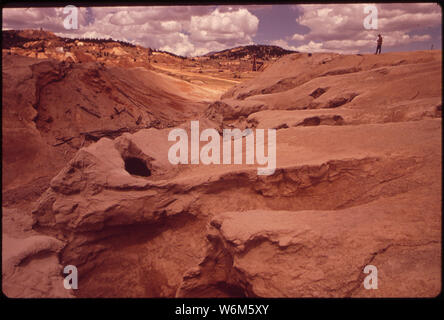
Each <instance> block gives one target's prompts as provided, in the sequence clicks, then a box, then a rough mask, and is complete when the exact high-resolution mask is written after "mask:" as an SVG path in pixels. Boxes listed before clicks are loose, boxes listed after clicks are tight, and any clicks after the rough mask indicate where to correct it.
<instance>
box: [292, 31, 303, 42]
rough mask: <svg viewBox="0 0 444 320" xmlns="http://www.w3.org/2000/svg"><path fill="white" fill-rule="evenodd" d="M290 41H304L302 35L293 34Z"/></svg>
mask: <svg viewBox="0 0 444 320" xmlns="http://www.w3.org/2000/svg"><path fill="white" fill-rule="evenodd" d="M291 40H296V41H302V40H304V35H303V34H298V33H295V34H294V35H293V36H292V37H291Z"/></svg>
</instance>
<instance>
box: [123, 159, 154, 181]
mask: <svg viewBox="0 0 444 320" xmlns="http://www.w3.org/2000/svg"><path fill="white" fill-rule="evenodd" d="M123 160H124V161H125V170H126V171H127V172H128V173H129V174H132V175H135V176H141V177H149V176H150V175H151V170H150V169H148V167H147V166H146V163H145V161H143V160H142V159H139V158H134V157H128V158H125V159H123Z"/></svg>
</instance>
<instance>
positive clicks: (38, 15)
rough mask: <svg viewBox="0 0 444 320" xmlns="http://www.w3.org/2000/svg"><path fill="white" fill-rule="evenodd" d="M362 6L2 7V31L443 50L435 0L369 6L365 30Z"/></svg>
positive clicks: (188, 42)
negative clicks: (373, 18) (73, 19)
mask: <svg viewBox="0 0 444 320" xmlns="http://www.w3.org/2000/svg"><path fill="white" fill-rule="evenodd" d="M365 6H366V4H305V5H244V6H229V5H223V6H146V7H121V6H119V7H79V8H78V9H79V11H78V29H75V30H73V29H70V30H68V29H65V27H64V23H63V21H64V20H65V18H66V16H67V15H68V13H63V7H59V8H49V7H46V8H43V7H39V8H4V9H3V21H2V22H3V30H7V29H40V28H43V30H47V31H52V32H54V33H55V34H56V35H58V36H62V37H78V38H113V39H115V40H124V41H127V42H131V43H134V44H139V45H142V46H144V47H150V48H153V49H158V50H163V51H169V52H172V53H175V54H178V55H182V56H197V55H203V54H205V53H208V52H210V51H220V50H224V49H228V48H233V47H237V46H242V45H249V44H269V45H278V46H280V47H282V48H285V49H290V50H295V51H300V52H337V53H342V54H347V53H369V52H374V51H375V48H376V38H377V35H378V34H381V35H382V37H383V45H382V50H383V52H391V51H412V50H428V49H430V48H431V47H432V45H433V48H434V49H442V34H441V23H442V22H441V19H442V11H441V7H440V6H439V5H438V4H435V3H393V4H385V3H384V4H374V6H376V8H377V29H366V28H365V27H364V20H365V19H366V17H367V16H369V14H370V13H369V12H367V13H365V12H364V7H365Z"/></svg>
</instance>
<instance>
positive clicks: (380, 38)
mask: <svg viewBox="0 0 444 320" xmlns="http://www.w3.org/2000/svg"><path fill="white" fill-rule="evenodd" d="M377 43H378V46H377V47H376V52H375V54H378V51H379V54H381V47H382V37H381V35H380V34H378V40H377Z"/></svg>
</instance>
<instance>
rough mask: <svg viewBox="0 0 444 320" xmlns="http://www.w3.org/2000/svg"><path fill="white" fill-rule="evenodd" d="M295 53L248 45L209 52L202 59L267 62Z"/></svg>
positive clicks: (265, 46)
mask: <svg viewBox="0 0 444 320" xmlns="http://www.w3.org/2000/svg"><path fill="white" fill-rule="evenodd" d="M296 52H297V51H292V50H286V49H283V48H281V47H278V46H270V45H248V46H240V47H236V48H231V49H226V50H222V51H219V52H215V51H212V52H209V53H207V54H205V55H203V57H210V58H211V59H214V58H225V59H230V60H231V59H239V58H245V57H248V56H249V57H252V56H254V55H255V56H256V58H258V59H264V60H268V59H270V58H279V57H282V56H283V55H286V54H290V53H296Z"/></svg>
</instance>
